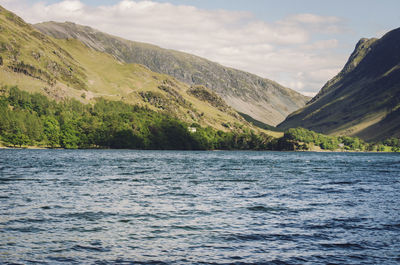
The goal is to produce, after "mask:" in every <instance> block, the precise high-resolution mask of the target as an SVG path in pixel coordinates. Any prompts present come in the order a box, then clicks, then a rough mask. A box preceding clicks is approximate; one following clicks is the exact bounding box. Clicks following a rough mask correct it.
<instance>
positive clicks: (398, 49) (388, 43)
mask: <svg viewBox="0 0 400 265" xmlns="http://www.w3.org/2000/svg"><path fill="white" fill-rule="evenodd" d="M298 126H301V127H304V128H307V129H311V130H314V131H317V132H321V133H325V134H332V135H350V136H358V137H360V138H362V139H365V140H380V139H385V138H388V137H392V136H396V137H399V136H400V28H398V29H395V30H392V31H390V32H389V33H387V34H386V35H384V36H383V37H382V38H380V39H361V40H360V41H359V42H358V43H357V45H356V48H355V50H354V52H353V53H352V54H351V56H350V58H349V60H348V62H347V63H346V65H345V66H344V68H343V70H342V71H341V72H340V73H339V74H338V75H336V76H335V77H334V78H332V79H331V80H330V81H328V82H327V83H326V84H325V86H324V87H323V88H322V89H321V91H320V92H319V93H318V94H317V95H316V96H315V97H314V98H313V99H312V100H311V101H310V102H309V104H307V106H305V107H304V108H302V109H300V110H298V111H296V112H294V113H292V114H291V115H289V116H288V117H287V118H286V120H285V121H284V122H282V123H281V124H279V126H278V127H279V128H282V129H287V128H291V127H298Z"/></svg>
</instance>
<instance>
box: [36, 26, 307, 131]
mask: <svg viewBox="0 0 400 265" xmlns="http://www.w3.org/2000/svg"><path fill="white" fill-rule="evenodd" d="M34 27H35V28H36V29H38V30H40V31H41V32H42V33H44V34H47V35H49V36H52V37H54V38H57V39H71V38H72V39H78V40H80V41H82V42H83V43H84V44H85V45H87V46H88V47H91V48H93V49H95V50H97V51H101V52H106V53H109V54H111V55H112V56H114V57H115V58H117V59H118V60H119V61H121V62H125V63H138V64H142V65H145V66H147V67H148V68H149V69H150V70H152V71H154V72H158V73H163V74H168V75H171V76H173V77H175V78H176V79H178V80H180V81H182V82H185V83H187V84H190V85H204V86H205V87H208V88H210V89H212V90H213V91H214V92H216V93H217V94H218V95H219V96H221V97H222V98H223V99H224V100H225V101H226V103H227V104H228V105H229V106H231V107H233V108H234V109H235V110H237V111H239V112H242V113H245V114H247V115H249V116H251V117H252V118H254V119H256V120H259V121H261V122H263V123H266V124H269V125H274V126H275V125H277V124H278V123H279V122H281V121H283V120H284V119H285V117H286V116H287V115H288V114H290V113H291V112H293V111H295V110H297V109H299V108H301V107H303V106H304V105H305V104H306V102H307V101H308V100H309V98H308V97H306V96H303V95H301V94H299V93H297V92H295V91H293V90H291V89H289V88H286V87H283V86H281V85H279V84H278V83H276V82H273V81H271V80H268V79H264V78H261V77H258V76H256V75H253V74H250V73H246V72H243V71H239V70H235V69H232V68H228V67H224V66H222V65H220V64H217V63H214V62H211V61H209V60H206V59H203V58H200V57H198V56H194V55H191V54H187V53H183V52H178V51H174V50H167V49H162V48H160V47H157V46H154V45H150V44H145V43H139V42H133V41H128V40H125V39H122V38H119V37H115V36H112V35H109V34H106V33H102V32H100V31H98V30H95V29H93V28H90V27H86V26H81V25H77V24H74V23H70V22H66V23H57V22H45V23H40V24H36V25H34Z"/></svg>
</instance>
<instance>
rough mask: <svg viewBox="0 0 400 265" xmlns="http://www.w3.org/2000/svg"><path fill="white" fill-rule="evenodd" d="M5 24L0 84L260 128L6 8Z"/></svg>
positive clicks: (213, 98) (0, 31) (0, 11)
mask: <svg viewBox="0 0 400 265" xmlns="http://www.w3.org/2000/svg"><path fill="white" fill-rule="evenodd" d="M0 23H1V24H0V86H8V87H10V86H18V87H19V88H20V89H22V90H25V91H29V92H39V93H41V94H43V95H46V96H48V97H50V98H53V99H56V100H58V101H62V100H63V99H67V98H74V99H76V100H78V101H81V102H83V103H93V102H94V101H95V100H96V99H99V98H105V99H108V100H114V101H122V102H125V103H129V104H132V105H139V106H141V107H147V108H149V109H152V110H155V111H158V112H163V113H167V114H170V115H172V116H173V117H176V118H178V119H180V120H181V121H184V122H187V123H189V124H191V123H196V124H199V125H201V126H204V127H207V126H211V127H213V128H215V129H218V130H224V131H228V130H229V131H243V130H245V129H246V130H247V129H255V128H254V127H252V126H251V125H250V124H249V123H247V122H246V121H245V120H244V119H243V118H242V117H241V116H240V115H239V114H238V113H237V112H235V111H234V110H233V109H232V108H231V107H229V106H227V104H226V103H225V102H224V101H223V100H222V99H220V98H219V96H217V95H214V94H213V92H212V91H210V90H209V89H208V88H205V87H201V86H200V87H191V86H189V85H187V84H184V83H182V82H180V81H178V80H176V79H175V78H173V77H171V76H168V75H165V74H159V73H155V72H152V71H150V70H149V69H148V68H146V67H145V66H143V65H140V64H127V63H121V62H119V61H117V60H115V59H114V58H113V57H112V56H111V55H109V54H106V53H101V52H98V51H95V50H94V49H91V48H88V47H87V46H85V45H84V44H83V43H82V42H80V41H79V40H76V39H65V40H64V39H54V38H51V37H49V36H47V35H45V34H42V33H40V32H39V31H37V30H36V29H34V28H33V27H32V26H31V25H29V24H27V23H25V22H24V21H23V19H21V18H20V17H18V16H17V15H15V14H14V13H12V12H10V11H8V10H6V9H4V8H2V7H1V6H0ZM192 90H196V91H197V92H198V94H199V93H202V94H205V95H207V98H205V99H204V98H200V97H199V96H196V95H195V94H193V93H191V92H192ZM215 102H218V106H217V107H216V105H217V104H216V103H215ZM256 130H258V129H256Z"/></svg>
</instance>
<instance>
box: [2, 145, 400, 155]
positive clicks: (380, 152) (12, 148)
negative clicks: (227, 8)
mask: <svg viewBox="0 0 400 265" xmlns="http://www.w3.org/2000/svg"><path fill="white" fill-rule="evenodd" d="M0 150H117V151H118V150H120V151H122V150H124V151H127V150H132V151H197V152H207V151H209V152H296V153H302V152H303V153H377V154H378V153H379V154H384V153H398V152H393V151H357V150H333V151H332V150H253V149H248V150H241V149H238V150H221V149H211V150H179V149H168V150H161V149H123V148H122V149H112V148H76V149H68V148H61V147H57V148H51V147H42V146H23V147H12V146H0Z"/></svg>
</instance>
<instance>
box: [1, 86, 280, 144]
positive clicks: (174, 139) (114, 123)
mask: <svg viewBox="0 0 400 265" xmlns="http://www.w3.org/2000/svg"><path fill="white" fill-rule="evenodd" d="M0 113H1V116H0V137H1V140H2V142H3V143H4V144H5V145H7V146H14V147H23V146H37V147H48V148H67V149H76V148H115V149H120V148H123V149H152V150H214V149H221V150H233V149H234V150H249V149H251V150H266V149H271V148H272V147H271V143H272V141H273V138H272V137H271V136H268V135H267V134H255V133H254V132H253V131H250V130H247V131H244V132H224V131H220V130H215V129H213V128H211V127H205V128H204V127H201V126H200V125H199V124H187V123H185V122H182V121H180V120H178V119H176V118H174V117H172V116H169V115H167V114H162V113H158V112H155V111H153V110H150V109H148V108H143V107H138V106H134V105H129V104H125V103H123V102H120V101H118V102H117V101H108V100H105V99H98V100H96V102H95V103H94V104H82V103H80V102H79V101H77V100H74V99H68V100H63V101H61V102H56V101H54V100H50V99H48V98H47V97H46V96H44V95H41V94H39V93H34V94H30V93H28V92H25V91H22V90H20V89H18V88H17V87H3V88H2V90H1V96H0ZM189 127H192V128H193V127H194V128H196V132H190V131H189V130H188V128H189Z"/></svg>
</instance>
